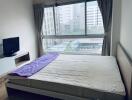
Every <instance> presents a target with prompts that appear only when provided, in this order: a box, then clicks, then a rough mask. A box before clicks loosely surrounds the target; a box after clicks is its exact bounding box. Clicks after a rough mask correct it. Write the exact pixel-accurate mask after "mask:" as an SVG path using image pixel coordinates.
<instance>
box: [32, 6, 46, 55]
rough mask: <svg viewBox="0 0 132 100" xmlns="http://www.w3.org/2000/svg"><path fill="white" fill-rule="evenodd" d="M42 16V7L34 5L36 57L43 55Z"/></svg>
mask: <svg viewBox="0 0 132 100" xmlns="http://www.w3.org/2000/svg"><path fill="white" fill-rule="evenodd" d="M43 17H44V8H43V7H41V6H34V19H35V29H36V34H37V41H38V42H37V44H38V57H40V56H41V55H43V53H44V51H43V43H42V42H43V39H42V36H43V32H42V26H43Z"/></svg>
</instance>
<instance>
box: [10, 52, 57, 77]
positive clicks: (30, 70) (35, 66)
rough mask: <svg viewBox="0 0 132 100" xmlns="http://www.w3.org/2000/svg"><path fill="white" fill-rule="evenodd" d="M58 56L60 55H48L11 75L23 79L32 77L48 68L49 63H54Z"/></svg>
mask: <svg viewBox="0 0 132 100" xmlns="http://www.w3.org/2000/svg"><path fill="white" fill-rule="evenodd" d="M58 55H59V54H58V53H48V54H46V55H44V56H42V57H40V58H38V59H36V60H34V61H33V62H31V63H29V64H26V65H24V66H22V67H21V68H19V69H17V70H15V71H14V72H12V73H11V75H16V76H22V77H29V76H32V75H33V74H35V73H36V72H38V71H40V70H41V69H42V68H44V67H46V66H47V65H48V64H49V63H51V62H52V61H54V60H55V59H56V58H57V56H58Z"/></svg>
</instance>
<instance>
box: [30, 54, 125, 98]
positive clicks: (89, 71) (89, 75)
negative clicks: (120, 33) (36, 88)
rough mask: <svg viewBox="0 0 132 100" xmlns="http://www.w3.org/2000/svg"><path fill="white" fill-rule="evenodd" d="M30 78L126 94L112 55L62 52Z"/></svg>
mask: <svg viewBox="0 0 132 100" xmlns="http://www.w3.org/2000/svg"><path fill="white" fill-rule="evenodd" d="M29 79H32V80H40V81H47V82H52V83H60V84H68V85H72V86H78V87H83V88H87V89H92V90H96V91H100V92H106V93H107V92H108V93H114V94H119V95H122V96H125V94H126V93H125V88H124V85H123V82H122V80H121V76H120V72H119V69H118V66H117V63H116V59H115V58H114V57H112V56H103V57H102V56H89V55H64V54H61V55H59V56H58V58H57V59H56V60H54V61H53V62H52V63H50V64H49V65H48V66H47V67H45V68H43V69H42V70H41V71H39V72H38V73H36V74H34V75H33V76H31V77H29ZM82 91H83V90H82Z"/></svg>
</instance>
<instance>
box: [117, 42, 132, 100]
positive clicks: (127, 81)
mask: <svg viewBox="0 0 132 100" xmlns="http://www.w3.org/2000/svg"><path fill="white" fill-rule="evenodd" d="M116 58H117V63H118V65H119V69H120V72H121V76H122V80H123V82H124V85H125V88H126V93H127V96H126V100H132V60H131V58H130V57H129V55H128V54H127V52H126V50H125V49H124V48H123V46H122V45H121V44H119V45H118V46H117V56H116Z"/></svg>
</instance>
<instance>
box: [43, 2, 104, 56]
mask: <svg viewBox="0 0 132 100" xmlns="http://www.w3.org/2000/svg"><path fill="white" fill-rule="evenodd" d="M43 34H44V36H43V38H44V39H43V47H44V51H45V52H60V53H70V54H71V53H72V54H99V55H100V54H101V51H102V43H103V36H104V28H103V21H102V16H101V13H100V10H99V7H98V4H97V1H91V2H82V3H76V4H69V5H62V6H55V7H48V8H44V21H43Z"/></svg>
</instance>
